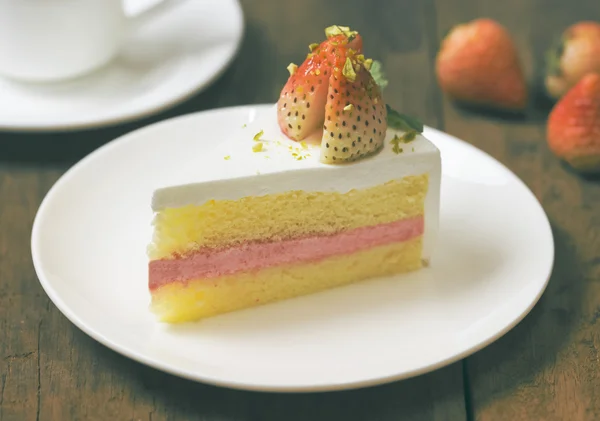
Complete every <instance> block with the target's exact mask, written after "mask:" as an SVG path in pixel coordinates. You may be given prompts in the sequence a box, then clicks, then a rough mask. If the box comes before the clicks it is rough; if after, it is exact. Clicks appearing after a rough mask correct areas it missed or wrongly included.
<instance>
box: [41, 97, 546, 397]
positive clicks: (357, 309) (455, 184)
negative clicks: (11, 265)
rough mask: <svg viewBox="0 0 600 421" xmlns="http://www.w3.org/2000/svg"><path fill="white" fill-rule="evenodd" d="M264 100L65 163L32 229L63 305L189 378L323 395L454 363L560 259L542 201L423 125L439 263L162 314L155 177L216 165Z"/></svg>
mask: <svg viewBox="0 0 600 421" xmlns="http://www.w3.org/2000/svg"><path fill="white" fill-rule="evenodd" d="M266 109H268V106H246V107H236V108H225V109H217V110H211V111H207V112H202V113H197V114H192V115H188V116H183V117H179V118H175V119H172V120H167V121H164V122H161V123H158V124H154V125H152V126H148V127H145V128H143V129H140V130H137V131H135V132H133V133H130V134H128V135H126V136H123V137H121V138H119V139H117V140H115V141H113V142H111V143H109V144H107V145H106V146H103V147H101V148H99V149H98V150H96V151H95V152H93V153H92V154H91V155H89V156H88V157H86V158H85V159H83V160H82V161H81V162H79V163H78V164H77V165H75V166H74V167H73V168H72V169H70V170H69V171H68V172H67V173H66V174H65V175H64V176H63V177H62V178H61V179H60V180H59V181H58V182H57V183H56V184H55V185H54V186H53V188H52V189H51V190H50V192H49V193H48V195H47V196H46V198H45V199H44V201H43V203H42V204H41V206H40V209H39V211H38V214H37V216H36V218H35V222H34V227H33V234H32V254H33V261H34V265H35V269H36V271H37V274H38V276H39V278H40V282H41V284H42V286H43V287H44V289H45V291H46V292H47V294H48V295H49V297H50V298H51V300H52V301H53V302H54V303H55V304H56V306H57V307H58V308H59V309H60V311H62V312H63V313H64V314H65V315H66V316H67V317H68V318H69V319H70V320H71V321H72V322H73V323H74V324H76V325H77V326H78V327H79V328H81V329H82V330H83V331H85V332H86V333H88V334H89V335H90V336H92V337H93V338H95V339H96V340H98V341H100V342H101V343H103V344H105V345H106V346H108V347H110V348H112V349H114V350H116V351H118V352H120V353H122V354H124V355H126V356H128V357H131V358H133V359H135V360H138V361H141V362H142V363H145V364H148V365H150V366H152V367H156V368H158V369H160V370H164V371H167V372H170V373H173V374H176V375H179V376H182V377H186V378H190V379H195V380H198V381H202V382H207V383H212V384H217V385H224V386H228V387H234V388H244V389H253V390H270V391H321V390H335V389H345V388H352V387H359V386H366V385H373V384H378V383H384V382H388V381H392V380H396V379H402V378H406V377H409V376H413V375H417V374H420V373H424V372H426V371H429V370H433V369H435V368H438V367H441V366H443V365H446V364H449V363H451V362H453V361H456V360H458V359H460V358H462V357H465V356H466V355H468V354H470V353H472V352H474V351H476V350H478V349H480V348H482V347H483V346H485V345H487V344H489V343H490V342H492V341H493V340H495V339H497V338H498V337H500V336H501V335H503V334H504V333H505V332H506V331H508V330H509V329H510V328H512V327H513V326H514V325H515V324H516V323H517V322H518V321H519V320H521V319H522V318H523V317H524V316H525V315H526V314H527V313H528V312H529V310H530V309H531V308H532V307H533V305H534V304H535V303H536V302H537V300H538V298H539V297H540V295H541V294H542V292H543V291H544V289H545V287H546V284H547V281H548V278H549V275H550V272H551V269H552V264H553V258H554V243H553V238H552V232H551V230H550V225H549V223H548V220H547V218H546V215H545V213H544V211H543V209H542V208H541V206H540V205H539V203H538V201H537V200H536V199H535V197H534V196H533V194H532V193H531V192H530V191H529V190H528V189H527V187H526V186H525V185H524V184H523V183H522V182H521V181H520V180H519V179H518V178H517V177H516V176H515V175H514V174H513V173H511V172H510V171H509V170H508V169H507V168H505V167H504V166H503V165H501V164H500V163H498V162H497V161H495V160H494V159H493V158H491V157H490V156H489V155H487V154H485V153H483V152H482V151H480V150H478V149H476V148H474V147H473V146H471V145H469V144H467V143H465V142H463V141H460V140H458V139H456V138H453V137H451V136H449V135H447V134H444V133H441V132H439V131H437V130H434V129H431V128H426V131H425V135H426V136H428V137H429V138H430V139H431V140H432V141H433V142H434V143H435V144H436V145H437V146H438V147H439V148H440V150H441V152H442V160H443V172H444V175H443V180H442V209H441V221H440V223H441V232H440V239H439V244H438V246H437V251H436V252H435V254H434V256H433V265H432V267H430V268H427V269H424V270H422V271H420V272H418V273H413V274H410V275H407V276H398V277H394V278H389V279H379V280H374V281H368V282H363V283H360V284H355V285H352V286H349V287H344V288H338V289H335V290H331V291H327V292H324V293H320V294H315V295H312V296H307V297H302V298H297V299H293V300H288V301H285V302H280V303H276V304H271V305H266V306H263V307H258V308H253V309H249V310H245V311H240V312H236V313H230V314H227V315H224V316H219V317H215V318H213V319H208V320H205V321H204V322H201V323H193V324H186V325H178V326H175V327H170V326H165V325H161V324H158V323H156V322H155V320H154V317H153V315H152V314H150V312H149V311H148V308H147V307H148V303H149V293H148V291H147V287H146V285H147V260H146V255H145V250H146V244H147V242H148V241H149V239H150V235H151V227H150V220H151V217H152V213H151V210H150V198H151V193H152V191H153V188H154V186H156V185H157V184H159V183H162V182H164V181H166V180H167V181H168V180H170V177H172V176H173V174H176V173H177V172H178V171H179V170H180V169H181V168H182V167H183V166H186V165H188V166H189V165H219V163H220V162H222V159H223V157H222V156H212V155H211V150H213V147H214V145H215V144H216V143H217V142H218V141H219V139H223V138H224V136H226V135H227V134H228V133H229V134H230V133H231V130H235V127H240V126H242V124H243V123H247V122H249V121H250V120H251V119H252V118H253V117H254V115H255V113H256V112H257V111H260V110H266ZM239 130H242V129H239ZM228 131H229V132H228ZM199 134H201V135H199ZM251 135H252V134H249V136H251ZM65 351H68V350H65Z"/></svg>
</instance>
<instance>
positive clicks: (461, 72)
mask: <svg viewBox="0 0 600 421" xmlns="http://www.w3.org/2000/svg"><path fill="white" fill-rule="evenodd" d="M436 74H437V79H438V83H439V85H440V87H441V89H442V91H444V92H446V93H447V94H448V95H449V96H450V97H452V98H453V99H455V100H457V101H461V102H465V103H470V104H474V105H482V106H486V107H491V108H500V109H507V110H521V109H523V108H525V106H526V104H527V85H526V82H525V78H524V76H523V71H522V68H521V63H520V60H519V57H518V54H517V49H516V48H515V45H514V43H513V41H512V39H511V37H510V35H509V33H508V32H507V31H506V29H505V28H504V27H503V26H501V25H500V24H498V23H497V22H495V21H493V20H491V19H485V18H482V19H476V20H474V21H472V22H469V23H465V24H461V25H458V26H456V27H454V28H453V29H452V30H451V31H450V33H449V34H448V35H447V36H446V38H444V40H443V41H442V45H441V47H440V51H439V52H438V55H437V58H436Z"/></svg>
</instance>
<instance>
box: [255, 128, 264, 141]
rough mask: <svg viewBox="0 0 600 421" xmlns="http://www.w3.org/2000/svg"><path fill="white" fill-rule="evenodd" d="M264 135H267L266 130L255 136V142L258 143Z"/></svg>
mask: <svg viewBox="0 0 600 421" xmlns="http://www.w3.org/2000/svg"><path fill="white" fill-rule="evenodd" d="M263 134H265V131H264V130H261V131H260V132H258V133H256V134H255V135H254V141H255V142H258V140H259V139H260V138H261V137H262V135H263Z"/></svg>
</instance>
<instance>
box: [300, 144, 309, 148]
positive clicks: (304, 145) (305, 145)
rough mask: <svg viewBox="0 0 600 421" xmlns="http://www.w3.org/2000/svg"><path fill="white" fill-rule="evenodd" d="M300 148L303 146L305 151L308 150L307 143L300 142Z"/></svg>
mask: <svg viewBox="0 0 600 421" xmlns="http://www.w3.org/2000/svg"><path fill="white" fill-rule="evenodd" d="M300 146H302V148H303V149H308V145H307V144H306V142H300Z"/></svg>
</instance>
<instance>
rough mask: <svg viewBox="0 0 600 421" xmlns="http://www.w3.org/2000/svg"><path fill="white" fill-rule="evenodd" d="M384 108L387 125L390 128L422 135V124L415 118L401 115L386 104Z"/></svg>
mask: <svg viewBox="0 0 600 421" xmlns="http://www.w3.org/2000/svg"><path fill="white" fill-rule="evenodd" d="M385 108H386V110H387V124H388V126H390V127H391V128H393V129H396V130H402V131H405V132H408V131H411V130H414V131H415V132H417V133H423V123H421V122H420V121H419V120H418V119H416V118H415V117H411V116H409V115H406V114H401V113H399V112H398V111H396V110H394V109H393V108H392V107H390V106H389V105H388V104H385Z"/></svg>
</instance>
